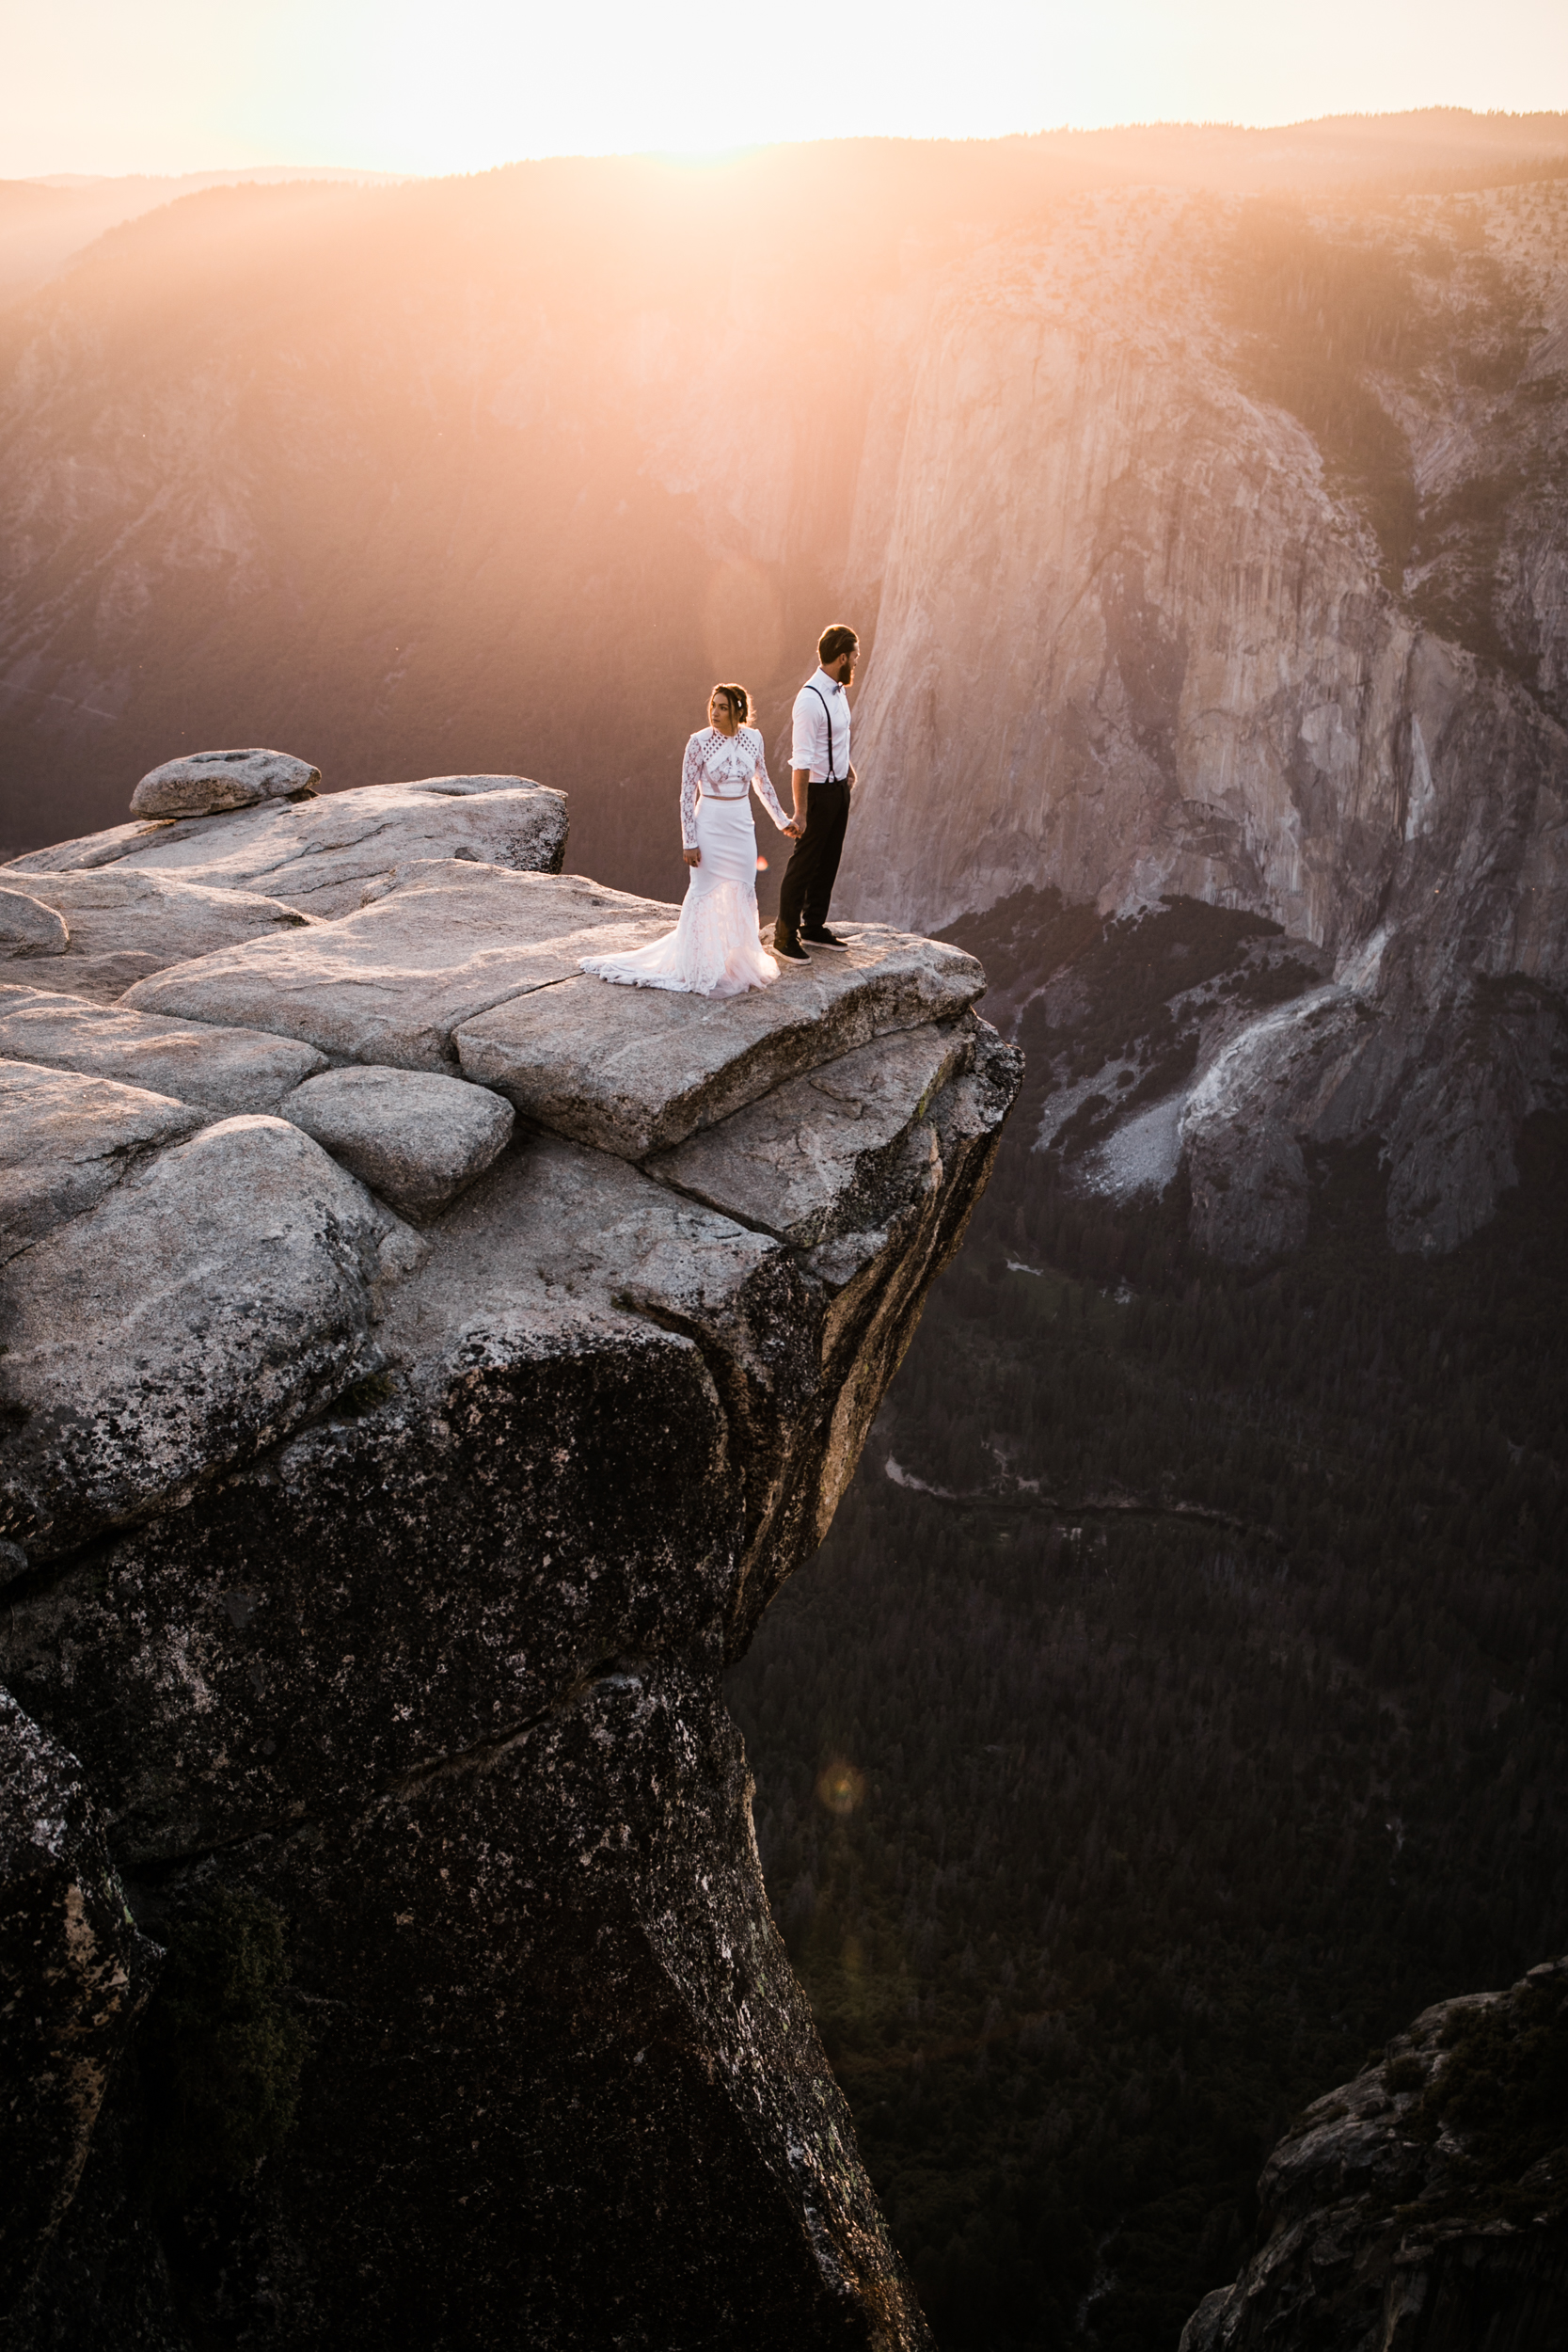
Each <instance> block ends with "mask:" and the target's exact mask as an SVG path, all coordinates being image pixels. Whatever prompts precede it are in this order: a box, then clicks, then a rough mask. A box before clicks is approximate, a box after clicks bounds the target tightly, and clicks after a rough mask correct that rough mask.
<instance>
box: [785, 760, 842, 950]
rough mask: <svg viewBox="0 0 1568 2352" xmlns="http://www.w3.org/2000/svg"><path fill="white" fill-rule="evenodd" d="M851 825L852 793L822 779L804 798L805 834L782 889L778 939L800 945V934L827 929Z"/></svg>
mask: <svg viewBox="0 0 1568 2352" xmlns="http://www.w3.org/2000/svg"><path fill="white" fill-rule="evenodd" d="M848 821H849V787H848V786H847V784H840V783H838V782H836V781H835V780H834V779H832V777H828V776H824V777H823V779H822V781H821V783H820V784H814V785H812V786H811V787H809V788H808V790H807V793H806V830H805V832H804V833H803V834H801V836H800V840H799V841H797V843H796V844H795V854H794V856H793V857H792V858H791V859H790V861H789V864H788V866H786V867H785V868H784V881H783V882H782V883H781V884H780V888H779V919H778V921H777V922H776V923H775V924H774V926H773V936H774V938H775V939H779V940H784V939H799V938H800V933H801V932H802V931H819V930H825V929H826V927H827V921H828V901H829V900H830V898H832V895H833V883H834V882H835V880H836V879H837V876H838V861H839V859H840V858H841V857H842V856H843V854H844V828H845V826H846V825H847V823H848Z"/></svg>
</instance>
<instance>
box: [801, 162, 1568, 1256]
mask: <svg viewBox="0 0 1568 2352" xmlns="http://www.w3.org/2000/svg"><path fill="white" fill-rule="evenodd" d="M1565 336H1568V210H1565V208H1564V201H1563V199H1562V196H1561V193H1560V188H1559V187H1558V185H1557V184H1556V183H1544V185H1543V186H1541V187H1537V188H1533V189H1529V190H1527V191H1508V192H1506V193H1505V192H1501V191H1495V192H1493V193H1492V194H1491V195H1490V196H1485V197H1477V198H1474V199H1469V200H1467V201H1465V202H1463V203H1460V202H1456V201H1451V200H1450V201H1446V202H1445V201H1439V200H1437V199H1417V198H1406V199H1401V200H1398V201H1393V200H1390V201H1387V202H1385V203H1384V204H1382V205H1373V204H1371V203H1368V204H1366V205H1364V206H1361V207H1359V208H1357V209H1355V210H1351V209H1349V208H1344V207H1341V208H1336V207H1335V206H1333V205H1331V204H1329V205H1323V206H1322V207H1320V208H1314V209H1313V210H1312V211H1311V212H1310V213H1308V212H1307V211H1306V210H1305V209H1303V210H1300V211H1291V209H1289V208H1286V207H1275V206H1263V205H1256V204H1255V205H1247V204H1244V203H1239V202H1236V201H1234V200H1231V201H1229V202H1225V203H1222V202H1218V201H1214V202H1211V203H1209V204H1208V205H1202V204H1197V203H1194V202H1191V201H1184V200H1182V199H1178V198H1176V197H1174V196H1173V195H1171V194H1169V193H1167V192H1161V191H1146V192H1142V193H1140V194H1139V195H1137V196H1135V197H1133V196H1122V195H1118V196H1117V197H1114V198H1112V197H1102V198H1092V199H1091V198H1084V199H1079V200H1078V201H1077V202H1076V204H1075V205H1073V206H1071V207H1069V208H1064V210H1063V212H1062V213H1061V214H1059V215H1057V217H1056V218H1055V219H1054V220H1053V222H1052V223H1051V224H1050V226H1049V228H1048V229H1046V230H1042V231H1040V232H1037V233H1035V234H1025V233H1023V232H1022V231H1021V232H1018V233H1017V234H1015V235H1014V236H1012V237H1011V238H1009V239H1007V240H1006V241H1002V242H999V243H998V245H997V246H995V247H994V248H993V249H992V250H991V251H990V252H989V253H986V254H984V255H982V256H979V257H977V258H976V260H975V262H974V264H973V265H972V267H971V268H970V269H969V270H968V271H967V272H966V273H965V274H964V276H963V277H962V278H961V279H959V278H954V279H953V280H951V281H950V282H948V283H947V284H946V285H945V286H944V288H943V290H942V294H941V296H940V298H939V299H938V300H937V301H936V303H935V305H934V307H933V309H932V310H931V312H930V314H929V315H928V317H927V318H926V319H925V320H923V321H922V324H921V328H920V333H919V337H918V342H911V351H910V356H909V361H908V378H909V384H910V390H909V405H908V419H907V423H906V425H905V428H904V433H903V437H902V444H901V448H900V451H899V454H898V459H897V466H896V471H895V474H894V475H892V476H890V480H889V484H888V487H887V491H886V494H885V496H884V497H883V498H882V500H881V501H879V504H878V506H877V508H876V510H875V511H874V512H871V513H868V514H867V515H866V516H863V518H862V520H861V522H860V524H859V531H860V534H861V537H860V545H861V548H862V550H863V553H862V559H861V560H862V561H863V563H864V564H867V565H868V566H869V565H870V564H871V562H872V560H873V557H872V551H873V549H876V550H879V551H880V552H881V553H882V555H883V558H884V560H883V563H882V565H881V602H880V610H879V622H878V639H877V653H876V658H875V660H874V662H873V665H872V671H871V675H870V676H869V678H868V681H867V686H866V691H865V694H864V697H863V704H862V709H861V720H862V739H863V741H864V742H865V743H866V745H867V755H866V768H867V775H868V783H867V789H866V792H865V795H864V799H863V807H862V810H861V812H860V822H859V825H858V828H857V831H856V834H855V835H854V837H853V841H852V844H851V849H850V852H849V857H848V860H847V867H848V881H847V891H848V899H849V902H850V903H854V904H858V905H860V906H869V905H870V904H872V903H876V904H877V905H878V906H879V907H880V908H882V909H883V910H884V911H885V912H887V913H888V914H891V915H893V916H894V917H895V919H898V920H919V921H920V922H922V923H926V924H942V923H945V922H948V921H950V920H952V919H953V918H954V917H955V916H957V915H958V914H960V913H961V912H963V911H964V910H965V909H966V908H969V909H973V908H974V907H976V906H983V905H985V904H987V903H990V902H992V901H995V900H997V899H1000V898H1004V897H1006V895H1007V894H1008V893H1010V892H1012V891H1015V890H1017V889H1018V888H1019V886H1020V885H1021V884H1033V885H1035V886H1038V885H1039V884H1041V883H1050V884H1053V885H1054V886H1055V887H1056V888H1057V889H1059V890H1060V891H1061V893H1062V894H1063V895H1064V896H1065V897H1066V898H1068V899H1069V900H1079V901H1081V900H1085V899H1091V900H1096V901H1098V904H1099V906H1100V908H1101V912H1102V913H1105V914H1117V915H1120V916H1123V917H1129V918H1131V917H1133V916H1135V915H1136V914H1137V913H1138V912H1139V911H1140V910H1141V909H1143V908H1146V907H1148V906H1151V905H1154V904H1157V903H1158V902H1159V901H1160V900H1161V899H1162V898H1166V897H1171V896H1178V897H1180V896H1185V897H1190V898H1197V899H1201V900H1204V901H1207V902H1208V903H1210V904H1212V905H1216V906H1220V907H1226V908H1232V909H1242V910H1246V911H1248V912H1250V913H1253V914H1260V915H1264V916H1267V917H1269V918H1271V919H1272V920H1273V921H1275V922H1276V923H1277V924H1279V925H1280V926H1281V927H1282V929H1283V930H1284V932H1285V933H1286V935H1287V937H1288V938H1290V939H1292V940H1297V941H1300V942H1301V943H1302V944H1303V945H1304V946H1306V947H1307V949H1308V950H1309V951H1312V953H1311V955H1310V956H1309V961H1315V962H1316V963H1317V968H1318V971H1319V974H1320V976H1321V977H1320V980H1319V984H1318V985H1317V986H1315V987H1311V988H1309V989H1308V990H1307V992H1306V993H1303V994H1301V995H1300V996H1299V997H1298V998H1297V999H1296V1000H1295V1001H1294V1002H1293V1003H1290V1004H1288V1005H1286V1006H1282V1007H1279V1008H1276V1009H1273V1010H1272V1011H1271V1012H1270V1014H1269V1015H1268V1016H1267V1017H1266V1018H1260V1019H1259V1020H1257V1021H1255V1022H1254V1023H1252V1024H1251V1025H1248V1026H1247V1027H1246V1028H1245V1029H1244V1030H1243V1032H1241V1033H1240V1034H1238V1033H1236V1032H1235V1030H1234V1029H1232V1030H1231V1031H1230V1032H1228V1033H1227V1034H1226V1035H1224V1036H1223V1037H1219V1038H1215V1039H1213V1040H1212V1041H1211V1047H1210V1050H1206V1051H1205V1053H1204V1054H1202V1055H1201V1056H1200V1057H1199V1061H1198V1066H1197V1068H1196V1071H1195V1072H1194V1073H1193V1074H1192V1076H1191V1078H1190V1079H1189V1081H1188V1084H1187V1087H1186V1089H1185V1090H1184V1094H1183V1099H1182V1100H1181V1102H1180V1104H1179V1105H1178V1106H1177V1107H1178V1108H1179V1110H1180V1157H1181V1159H1182V1161H1183V1162H1184V1164H1185V1167H1186V1168H1187V1171H1188V1174H1189V1177H1190V1181H1191V1186H1192V1194H1193V1218H1194V1231H1195V1234H1196V1237H1197V1238H1198V1239H1199V1240H1200V1242H1202V1243H1204V1244H1205V1245H1206V1246H1207V1247H1209V1248H1212V1250H1213V1251H1215V1252H1216V1253H1217V1254H1218V1255H1220V1256H1223V1257H1227V1258H1231V1259H1234V1260H1239V1261H1242V1262H1243V1263H1244V1262H1257V1261H1259V1260H1265V1259H1267V1258H1269V1257H1271V1256H1274V1255H1275V1254H1277V1253H1278V1252H1279V1251H1281V1250H1284V1249H1288V1248H1292V1247H1295V1246H1297V1245H1298V1244H1299V1243H1300V1241H1301V1240H1302V1239H1303V1238H1304V1236H1305V1232H1306V1226H1307V1213H1308V1201H1309V1195H1310V1162H1311V1159H1312V1156H1313V1154H1314V1153H1315V1152H1322V1151H1323V1150H1324V1149H1330V1150H1332V1149H1333V1148H1335V1147H1338V1146H1351V1145H1355V1144H1359V1143H1362V1142H1364V1141H1366V1140H1368V1139H1369V1138H1373V1137H1375V1138H1376V1139H1377V1140H1378V1142H1379V1144H1380V1146H1381V1149H1382V1152H1383V1156H1384V1160H1385V1164H1386V1169H1387V1172H1388V1230H1389V1235H1390V1239H1391V1240H1392V1242H1393V1243H1394V1245H1395V1247H1396V1248H1405V1249H1412V1248H1415V1249H1444V1248H1451V1247H1452V1246H1453V1245H1454V1243H1456V1242H1457V1241H1459V1240H1461V1239H1463V1238H1464V1236H1465V1234H1466V1233H1468V1232H1472V1231H1473V1230H1474V1229H1475V1227H1476V1226H1477V1224H1479V1223H1481V1222H1482V1221H1483V1220H1484V1219H1485V1218H1486V1217H1487V1216H1489V1215H1490V1214H1491V1212H1492V1209H1493V1207H1494V1205H1495V1202H1496V1200H1497V1195H1498V1193H1499V1191H1500V1190H1501V1189H1502V1188H1503V1187H1504V1186H1506V1185H1507V1184H1511V1183H1512V1182H1513V1181H1514V1175H1515V1161H1514V1152H1513V1139H1514V1136H1515V1135H1516V1133H1517V1129H1518V1125H1519V1122H1520V1121H1521V1120H1522V1119H1524V1118H1525V1117H1527V1116H1528V1114H1529V1112H1531V1111H1532V1110H1537V1109H1540V1108H1543V1107H1545V1106H1547V1105H1549V1104H1551V1105H1555V1104H1559V1103H1560V1101H1561V1100H1562V1088H1563V1081H1564V1073H1565V1069H1568V1026H1565V1024H1564V996H1563V991H1564V984H1565V980H1568V968H1565V961H1564V959H1565V955H1568V921H1565V915H1568V866H1565V865H1564V840H1565V834H1564V804H1565V803H1564V793H1565V790H1568V733H1565V730H1564V723H1565V721H1568V701H1565V700H1564V692H1563V660H1564V646H1565V642H1568V641H1565V639H1564V633H1563V632H1564V626H1565V622H1564V614H1565V610H1568V608H1565V607H1564V603H1563V597H1562V580H1563V577H1564V563H1565V560H1568V543H1565V539H1564V514H1565V512H1568V509H1565V507H1564V503H1563V500H1562V496H1561V483H1562V466H1563V462H1564V451H1565V449H1568V440H1565V434H1568V400H1565V396H1564V384H1565V382H1568V378H1565V376H1564V373H1563V365H1564V357H1565V353H1568V342H1565V340H1564V339H1565ZM960 451H961V453H962V461H961V463H960V462H958V453H959V452H960ZM1043 977H1046V978H1048V977H1049V975H1046V976H1043Z"/></svg>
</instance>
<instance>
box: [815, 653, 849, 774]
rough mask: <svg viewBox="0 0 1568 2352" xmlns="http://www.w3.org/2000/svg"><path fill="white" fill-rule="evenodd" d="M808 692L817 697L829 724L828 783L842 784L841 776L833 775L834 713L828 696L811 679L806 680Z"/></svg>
mask: <svg viewBox="0 0 1568 2352" xmlns="http://www.w3.org/2000/svg"><path fill="white" fill-rule="evenodd" d="M806 691H807V693H808V694H815V695H816V699H817V701H818V702H819V703H820V704H821V706H822V716H823V717H824V719H826V721H827V722H828V778H827V780H828V782H829V783H830V784H841V783H842V782H843V778H842V777H841V776H835V775H834V773H833V714H832V711H831V710H830V709H829V708H828V697H827V696H826V694H824V692H823V691H822V689H821V688H820V686H814V685H813V684H812V682H811V680H810V678H807V680H806Z"/></svg>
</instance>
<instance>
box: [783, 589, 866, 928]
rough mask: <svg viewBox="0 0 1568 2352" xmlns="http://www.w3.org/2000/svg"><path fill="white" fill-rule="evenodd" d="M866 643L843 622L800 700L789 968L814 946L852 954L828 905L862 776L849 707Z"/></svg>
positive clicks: (825, 638) (787, 899)
mask: <svg viewBox="0 0 1568 2352" xmlns="http://www.w3.org/2000/svg"><path fill="white" fill-rule="evenodd" d="M860 649H861V646H860V639H859V638H858V637H857V636H856V635H855V632H854V630H853V629H852V628H845V627H844V625H843V623H842V622H837V623H835V624H834V626H833V627H832V628H826V629H824V630H823V632H822V635H821V637H820V638H819V639H818V641H817V646H816V659H817V661H818V663H819V664H820V666H819V668H818V669H817V670H816V672H815V673H814V675H812V676H811V677H809V678H807V680H806V682H805V684H804V686H802V687H801V689H800V692H799V693H798V694H797V695H796V697H795V748H794V750H793V752H792V754H791V755H790V782H791V783H792V785H793V786H794V787H795V821H796V823H797V824H798V825H799V826H800V835H799V837H798V839H797V841H796V844H795V854H794V856H793V857H792V858H791V859H790V861H789V865H788V866H787V868H786V869H785V872H784V882H783V884H782V886H781V888H780V891H779V916H778V921H777V922H776V923H775V924H774V926H773V953H774V954H775V955H776V956H777V957H778V958H779V960H780V961H781V962H783V963H809V962H810V961H811V958H810V957H809V956H808V955H807V953H806V949H807V948H808V947H846V946H847V945H848V942H847V940H843V939H835V938H834V936H833V934H832V931H831V930H829V929H828V901H829V899H830V898H832V895H833V878H834V876H835V875H836V874H837V872H838V861H839V858H840V856H841V855H842V854H843V850H844V828H845V826H846V825H847V822H848V820H849V793H850V788H851V787H852V786H853V784H854V781H855V771H854V768H853V766H852V765H851V763H850V759H849V705H848V702H847V699H846V696H845V691H844V690H845V688H846V687H847V685H848V684H849V683H850V681H851V679H852V678H853V677H854V675H855V660H856V657H857V655H858V654H859V652H860Z"/></svg>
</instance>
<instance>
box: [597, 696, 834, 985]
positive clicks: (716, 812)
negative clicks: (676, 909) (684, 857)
mask: <svg viewBox="0 0 1568 2352" xmlns="http://www.w3.org/2000/svg"><path fill="white" fill-rule="evenodd" d="M753 787H754V788H755V790H756V794H757V797H758V799H759V800H760V801H761V802H762V803H763V804H764V806H765V807H766V808H767V810H768V815H769V816H770V817H771V818H772V819H773V822H774V823H775V824H776V825H777V826H778V828H779V831H780V832H781V833H783V832H784V828H785V826H786V825H787V824H788V823H789V818H787V817H786V816H785V815H784V810H783V809H782V808H781V807H780V806H779V803H778V797H777V795H776V794H775V792H774V790H773V787H772V785H771V784H770V783H769V781H768V763H767V761H766V759H765V758H764V757H763V750H762V737H761V736H760V734H759V733H758V732H757V730H756V728H755V727H736V731H735V733H734V734H733V735H721V734H720V732H719V730H718V728H717V727H702V728H699V730H698V732H697V733H696V734H695V735H694V736H693V737H692V738H691V740H690V742H689V743H688V745H687V747H686V759H685V762H684V764H683V766H682V769H681V839H682V841H683V842H684V843H685V845H686V847H687V848H688V849H689V850H701V851H702V853H703V859H702V864H701V865H700V866H693V867H692V869H691V876H690V880H689V882H688V883H687V885H686V898H685V901H684V903H683V904H682V907H681V919H680V921H679V922H678V923H677V924H676V926H675V928H674V930H673V931H666V933H665V934H664V937H663V938H662V939H656V940H654V941H653V942H652V943H651V945H649V946H646V947H637V948H634V949H633V950H632V951H631V953H630V954H628V955H622V956H584V957H583V959H582V968H583V970H584V971H585V972H592V973H593V974H594V977H596V978H598V979H601V980H619V981H621V982H623V983H624V984H625V985H626V986H627V987H631V988H673V989H681V990H683V991H685V992H687V993H689V994H691V995H694V996H738V995H739V994H740V993H741V992H742V990H744V989H748V988H767V987H768V986H769V985H770V984H771V982H773V981H774V980H776V979H777V978H778V977H779V967H778V965H777V964H776V963H775V962H774V961H773V959H772V957H771V956H770V955H769V954H768V951H767V949H766V948H765V947H764V946H763V944H762V939H761V936H760V933H759V931H758V929H757V835H756V828H755V826H754V825H753V824H752V789H753Z"/></svg>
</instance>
